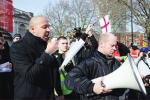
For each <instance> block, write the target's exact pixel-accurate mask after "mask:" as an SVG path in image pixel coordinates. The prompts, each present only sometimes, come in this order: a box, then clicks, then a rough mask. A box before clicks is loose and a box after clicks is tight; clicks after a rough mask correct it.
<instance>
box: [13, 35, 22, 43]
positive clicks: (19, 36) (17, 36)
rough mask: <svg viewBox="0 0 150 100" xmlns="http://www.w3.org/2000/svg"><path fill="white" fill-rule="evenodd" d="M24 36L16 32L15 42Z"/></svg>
mask: <svg viewBox="0 0 150 100" xmlns="http://www.w3.org/2000/svg"><path fill="white" fill-rule="evenodd" d="M21 38H22V37H21V35H20V34H15V35H14V37H13V42H16V41H18V40H20V39H21Z"/></svg>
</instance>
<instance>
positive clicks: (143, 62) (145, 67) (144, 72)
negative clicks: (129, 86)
mask: <svg viewBox="0 0 150 100" xmlns="http://www.w3.org/2000/svg"><path fill="white" fill-rule="evenodd" d="M140 51H141V52H140V54H139V57H138V58H137V59H135V60H134V61H135V64H136V65H137V68H138V71H139V73H140V75H141V76H142V78H143V82H144V83H143V84H145V88H146V92H147V95H144V94H143V93H141V92H139V91H135V90H130V91H129V93H128V99H130V100H131V99H136V100H144V99H150V85H149V80H150V78H149V77H148V76H150V58H149V53H148V48H141V50H140Z"/></svg>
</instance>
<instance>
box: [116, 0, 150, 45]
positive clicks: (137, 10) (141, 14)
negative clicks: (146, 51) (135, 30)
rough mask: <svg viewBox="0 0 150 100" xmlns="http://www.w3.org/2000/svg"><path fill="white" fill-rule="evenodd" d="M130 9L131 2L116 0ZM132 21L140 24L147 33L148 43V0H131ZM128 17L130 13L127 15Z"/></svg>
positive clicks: (149, 39)
mask: <svg viewBox="0 0 150 100" xmlns="http://www.w3.org/2000/svg"><path fill="white" fill-rule="evenodd" d="M118 1H119V2H120V3H122V4H124V5H125V6H126V7H128V9H129V10H131V5H130V4H131V3H130V2H125V1H122V0H118ZM132 4H133V5H132V11H133V22H134V23H135V24H137V25H140V26H141V27H142V28H143V29H144V30H145V33H146V34H147V39H148V43H149V44H150V1H149V0H133V3H132ZM129 17H130V15H129Z"/></svg>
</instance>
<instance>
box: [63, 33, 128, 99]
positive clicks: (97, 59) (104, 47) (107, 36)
mask: <svg viewBox="0 0 150 100" xmlns="http://www.w3.org/2000/svg"><path fill="white" fill-rule="evenodd" d="M116 44H117V40H116V37H115V36H114V35H113V34H111V33H103V34H101V35H100V39H99V47H98V51H95V52H94V53H93V55H92V56H90V57H89V58H87V59H85V60H83V61H82V62H81V63H80V64H79V65H77V66H76V67H74V68H73V69H72V70H71V71H70V72H69V73H68V75H67V76H66V80H65V85H66V87H67V88H68V89H72V90H74V91H75V92H77V93H80V94H83V95H85V94H90V93H94V94H95V95H93V96H89V97H88V96H85V97H84V96H83V99H84V100H85V99H89V100H119V96H120V95H122V94H123V92H124V91H125V90H124V89H123V90H118V89H114V90H108V89H106V88H104V87H103V86H101V84H100V83H101V81H102V80H103V78H101V79H100V80H98V81H97V82H95V83H92V81H91V80H92V79H94V78H98V77H103V76H105V75H107V74H110V73H111V72H113V71H114V70H116V69H117V68H118V67H119V66H120V63H119V62H118V61H117V60H116V59H115V58H113V57H112V54H113V53H114V51H115V50H116V47H115V46H116Z"/></svg>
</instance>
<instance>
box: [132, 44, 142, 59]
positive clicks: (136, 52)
mask: <svg viewBox="0 0 150 100" xmlns="http://www.w3.org/2000/svg"><path fill="white" fill-rule="evenodd" d="M139 53H140V50H139V48H138V47H137V45H136V44H133V45H132V47H131V49H130V54H131V57H132V58H133V59H136V58H138V56H139Z"/></svg>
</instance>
